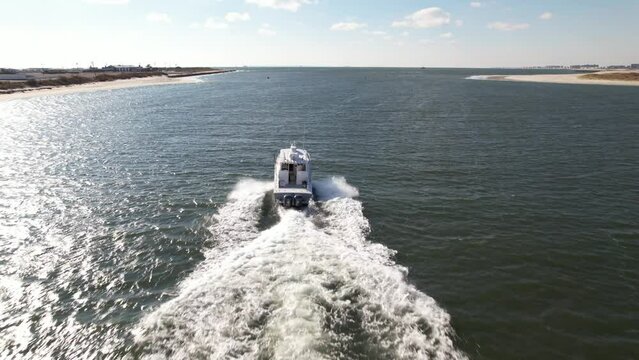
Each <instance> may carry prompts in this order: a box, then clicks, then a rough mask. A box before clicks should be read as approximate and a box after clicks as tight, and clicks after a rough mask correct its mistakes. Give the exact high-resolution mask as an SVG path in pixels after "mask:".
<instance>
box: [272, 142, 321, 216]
mask: <svg viewBox="0 0 639 360" xmlns="http://www.w3.org/2000/svg"><path fill="white" fill-rule="evenodd" d="M273 195H274V196H275V199H276V200H277V202H278V203H279V204H280V205H282V206H284V207H287V208H289V207H295V208H300V207H304V206H307V205H308V202H309V201H310V200H311V198H312V197H313V186H312V184H311V156H310V155H309V153H308V151H306V150H304V149H299V148H297V147H296V146H295V144H293V145H291V147H290V148H288V149H282V150H280V153H279V155H278V156H277V159H276V160H275V174H274V190H273Z"/></svg>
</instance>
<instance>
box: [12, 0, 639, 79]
mask: <svg viewBox="0 0 639 360" xmlns="http://www.w3.org/2000/svg"><path fill="white" fill-rule="evenodd" d="M4 10H5V11H6V12H5V13H7V14H11V15H12V16H10V17H7V18H6V19H5V20H4V21H3V22H2V24H0V34H2V37H3V43H4V46H5V48H7V49H11V51H6V52H5V53H4V54H3V56H2V57H0V67H10V68H32V67H62V68H71V67H76V66H79V67H89V66H90V65H91V64H94V65H95V66H97V67H102V66H105V65H107V64H127V65H143V66H144V65H146V64H151V65H154V66H174V65H176V64H177V65H180V66H219V67H242V66H248V67H438V68H519V67H529V66H542V65H571V64H590V63H592V64H599V65H617V64H630V63H639V46H632V45H631V44H630V45H629V44H628V40H629V39H632V38H631V35H630V34H633V33H638V32H639V24H637V23H636V22H635V21H634V16H633V14H636V13H637V12H638V11H639V3H637V2H633V1H630V0H619V1H610V2H603V1H580V2H562V3H556V2H552V1H538V2H535V3H532V4H531V3H525V4H524V3H520V2H517V1H513V0H503V1H499V0H495V1H457V2H454V3H450V2H445V1H409V0H403V1H394V2H392V3H389V2H385V1H382V0H375V1H371V2H367V3H366V5H365V6H363V5H362V2H360V1H341V2H339V3H337V2H335V1H332V0H215V1H213V0H192V1H188V2H186V3H177V2H172V1H168V0H161V1H150V0H70V1H62V0H53V1H47V2H45V3H42V2H38V1H35V0H26V1H10V2H8V3H6V4H4Z"/></svg>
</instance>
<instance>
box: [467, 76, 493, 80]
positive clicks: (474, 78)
mask: <svg viewBox="0 0 639 360" xmlns="http://www.w3.org/2000/svg"><path fill="white" fill-rule="evenodd" d="M490 76H491V75H472V76H469V77H467V78H466V80H488V79H489V78H490Z"/></svg>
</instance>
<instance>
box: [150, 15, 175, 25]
mask: <svg viewBox="0 0 639 360" xmlns="http://www.w3.org/2000/svg"><path fill="white" fill-rule="evenodd" d="M146 19H147V20H148V21H150V22H154V23H165V24H169V23H171V17H169V15H168V14H165V13H160V12H151V13H148V14H147V15H146Z"/></svg>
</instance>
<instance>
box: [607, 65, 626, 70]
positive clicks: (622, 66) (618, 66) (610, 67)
mask: <svg viewBox="0 0 639 360" xmlns="http://www.w3.org/2000/svg"><path fill="white" fill-rule="evenodd" d="M627 68H628V66H626V65H610V66H608V67H607V69H612V70H615V69H618V70H621V69H627Z"/></svg>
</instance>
